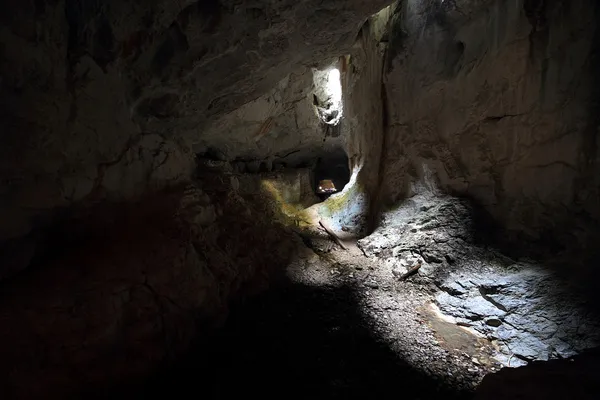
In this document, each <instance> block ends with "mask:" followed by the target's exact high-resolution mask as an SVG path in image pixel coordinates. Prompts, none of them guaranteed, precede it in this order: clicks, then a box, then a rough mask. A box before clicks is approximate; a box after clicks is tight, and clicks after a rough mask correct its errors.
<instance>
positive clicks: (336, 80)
mask: <svg viewBox="0 0 600 400" xmlns="http://www.w3.org/2000/svg"><path fill="white" fill-rule="evenodd" d="M327 92H328V94H329V95H330V96H331V101H332V102H333V103H334V104H335V103H339V104H341V102H342V82H341V81H340V70H339V69H337V68H333V69H332V70H331V71H329V75H328V76H327Z"/></svg>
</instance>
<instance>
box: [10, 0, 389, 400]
mask: <svg viewBox="0 0 600 400" xmlns="http://www.w3.org/2000/svg"><path fill="white" fill-rule="evenodd" d="M388 2H389V1H386V0H377V1H369V2H365V1H361V0H339V1H328V2H321V1H316V0H315V1H312V0H311V1H305V2H301V3H299V2H295V1H288V0H284V1H275V0H256V1H250V2H239V1H231V0H221V1H217V0H210V1H190V0H185V1H179V2H172V1H165V0H153V1H139V0H125V1H117V0H108V1H86V2H82V1H76V0H46V1H27V0H26V1H16V0H9V1H7V2H4V3H3V6H4V7H3V12H2V13H1V15H0V77H1V79H0V123H1V126H2V130H1V132H0V182H1V185H0V221H1V223H0V289H1V290H0V323H1V325H2V327H3V328H2V329H1V330H0V339H1V340H0V353H1V354H2V355H3V356H2V362H1V363H0V375H1V377H0V386H1V387H2V388H3V393H4V390H5V391H6V392H7V393H8V396H9V397H11V396H12V397H17V398H46V397H48V396H51V397H69V396H71V395H77V394H79V395H81V394H82V392H81V390H84V389H88V390H90V391H92V392H94V391H95V390H96V389H100V388H105V387H106V386H107V385H110V384H115V383H118V382H120V381H123V380H128V379H129V378H132V377H144V376H146V375H147V374H148V373H149V372H151V371H152V370H154V369H156V368H157V367H159V366H163V365H165V364H168V363H169V361H170V360H173V359H176V358H177V357H178V356H179V355H181V353H182V352H185V350H186V348H187V347H188V346H189V344H190V341H191V340H192V338H194V337H197V335H198V334H202V333H205V332H207V331H210V329H211V328H213V327H214V326H216V325H218V324H219V322H220V321H221V320H222V319H223V318H224V317H225V315H226V310H227V304H228V303H229V302H230V301H232V300H233V299H236V298H240V297H243V296H246V295H249V294H251V293H254V292H256V291H259V290H264V289H265V287H266V286H267V285H268V282H270V280H271V279H273V277H275V276H277V273H278V272H280V271H281V270H282V269H283V268H284V267H285V266H286V265H287V263H288V262H289V260H290V257H292V255H293V254H294V251H295V248H296V244H297V243H296V241H295V238H293V237H290V236H289V235H288V234H289V231H288V230H286V229H285V228H284V227H283V226H282V225H281V224H279V223H278V222H277V219H278V217H277V216H276V215H273V209H272V208H271V204H270V203H272V202H273V200H272V199H271V198H270V194H269V193H263V191H260V190H252V191H248V190H245V189H244V185H246V183H244V182H245V181H244V182H243V180H241V179H238V177H237V176H236V174H235V173H233V172H232V171H231V170H225V169H223V170H219V169H217V170H214V171H212V172H210V173H208V172H206V169H207V168H208V167H209V166H210V165H211V162H207V163H205V164H206V165H204V164H202V168H204V167H207V168H204V169H203V170H198V169H197V165H196V160H195V156H196V155H195V151H203V150H204V149H208V148H209V147H211V146H213V147H216V148H218V145H219V144H220V142H219V140H218V139H220V138H221V137H227V138H228V139H230V140H231V147H234V148H235V147H236V146H238V144H239V142H238V140H239V138H238V137H237V132H238V131H236V130H235V129H232V130H231V132H229V133H230V135H229V136H227V135H226V134H225V132H224V131H223V130H222V128H224V127H227V126H230V125H219V123H220V122H222V121H223V120H222V119H220V118H221V117H222V116H228V115H229V116H231V115H238V114H235V110H236V109H240V110H241V111H238V112H242V113H244V112H245V111H244V110H252V107H253V102H254V101H255V100H256V101H257V102H258V103H259V104H261V102H262V101H264V100H265V99H266V98H269V96H279V95H282V94H283V95H284V97H285V96H287V97H285V99H290V103H286V101H282V102H281V104H294V101H295V100H296V99H302V100H303V101H304V100H306V97H305V96H304V94H305V93H306V91H308V90H309V88H310V82H309V81H310V79H307V77H309V74H308V71H309V70H310V69H311V68H313V67H320V66H322V62H323V61H324V60H332V59H333V60H335V59H336V58H337V57H338V56H339V55H340V54H341V53H342V54H343V53H345V52H347V51H349V49H350V48H351V46H352V44H353V43H354V42H355V39H356V34H357V32H358V31H359V29H360V26H361V25H362V24H363V22H364V20H365V19H366V18H367V17H368V16H369V15H371V14H372V13H374V12H376V11H378V10H379V9H381V8H382V7H383V6H385V5H386V4H387V3H388ZM297 83H301V84H299V85H297ZM273 88H275V89H273ZM296 89H298V90H299V92H297V91H296ZM273 90H274V91H273ZM298 93H301V94H302V95H301V96H299V97H295V96H297V95H298ZM308 101H310V97H308ZM245 104H247V106H245V107H243V106H244V105H245ZM254 104H256V102H254ZM240 107H241V108H240ZM311 107H312V105H311ZM309 109H310V110H311V111H312V109H311V108H310V107H308V106H307V107H306V108H304V109H303V110H302V111H301V112H305V111H306V110H309ZM281 111H285V110H283V109H281ZM232 113H233V114H232ZM249 113H250V114H252V111H249ZM244 115H245V114H244ZM272 115H273V114H272ZM272 115H269V116H272ZM274 115H275V116H277V113H275V114H274ZM294 116H295V113H294V112H292V113H289V114H285V115H284V116H282V117H281V119H280V120H277V121H276V124H275V126H276V127H279V128H280V131H279V132H280V133H282V134H285V135H287V139H286V140H287V141H280V140H279V139H278V137H277V136H276V135H275V136H268V138H267V140H266V141H264V143H261V142H260V141H259V142H258V146H257V147H255V148H253V149H251V150H254V151H250V152H248V153H246V154H242V153H240V156H241V157H254V158H260V157H263V156H265V155H267V154H269V153H268V152H264V148H265V146H266V147H268V146H273V144H274V143H275V144H276V145H280V147H281V148H280V149H281V150H284V149H285V148H287V147H286V146H296V145H297V143H293V138H294V137H293V135H294V134H295V133H297V132H298V127H296V126H295V121H294V125H293V126H292V125H288V124H289V123H290V121H292V120H294V118H292V117H294ZM313 116H314V115H313ZM313 116H311V118H312V117H313ZM253 117H257V121H258V120H260V121H261V124H262V123H263V122H264V121H263V120H262V114H261V115H256V116H254V115H253ZM259 117H260V118H259ZM307 121H308V120H307ZM246 122H247V121H246ZM277 123H279V125H278V124H277ZM255 125H258V122H257V124H255ZM288 126H290V127H292V128H295V129H296V132H291V131H288V129H287V128H288ZM252 128H254V126H252ZM284 128H285V129H284ZM313 128H315V127H314V126H312V125H310V124H307V126H306V129H305V130H304V131H306V132H308V131H310V132H312V131H313V130H314V129H313ZM220 129H221V130H220ZM249 131H252V132H255V131H254V130H253V129H249ZM299 131H300V133H302V132H304V131H303V127H302V126H300V128H299ZM277 132H278V131H277V130H273V131H271V132H269V133H270V134H271V135H273V134H274V133H277ZM307 134H309V135H310V134H312V133H307ZM205 135H206V137H207V138H208V139H209V140H203V138H204V137H205ZM213 140H214V143H212V142H213ZM311 140H312V139H311ZM225 142H226V144H227V142H228V141H227V140H225ZM255 143H256V142H255ZM262 145H265V146H262ZM241 148H242V147H241V145H240V147H238V149H241ZM213 153H214V152H213ZM236 157H237V155H236ZM209 161H212V160H209ZM202 168H201V169H202ZM244 179H245V180H251V181H252V182H253V183H252V184H251V185H250V184H248V187H251V188H253V189H255V188H261V177H260V175H258V174H257V175H255V176H246V177H245V178H244Z"/></svg>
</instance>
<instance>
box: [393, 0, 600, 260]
mask: <svg viewBox="0 0 600 400" xmlns="http://www.w3.org/2000/svg"><path fill="white" fill-rule="evenodd" d="M599 15H600V14H599V6H598V4H597V2H595V1H591V0H575V1H559V0H545V1H544V0H515V1H496V0H478V1H473V0H456V1H444V2H439V1H422V0H418V1H417V0H405V1H401V2H399V4H398V5H397V6H396V8H395V12H394V16H393V21H392V23H391V24H392V33H391V35H390V50H389V52H388V57H387V60H386V64H387V65H386V74H385V77H384V79H385V88H386V92H387V100H388V117H389V118H388V121H387V125H388V126H387V133H386V138H385V146H384V147H385V160H384V163H385V168H383V171H384V177H383V185H382V202H384V203H385V204H386V205H388V206H390V205H392V204H394V203H397V202H398V201H400V200H401V199H402V198H405V197H406V196H410V195H411V193H414V191H415V190H416V189H415V186H414V183H415V182H417V181H421V182H424V181H428V182H430V183H431V184H430V189H433V188H434V187H435V188H438V189H441V190H444V191H447V192H451V193H455V194H459V195H467V196H469V197H471V198H473V199H475V200H476V202H478V203H479V204H480V205H482V206H483V208H484V209H485V210H486V211H488V212H489V213H490V214H491V215H492V216H493V217H494V218H495V219H496V221H498V222H500V224H501V225H503V226H504V227H505V228H507V229H508V230H509V231H518V232H522V233H524V234H525V235H526V236H528V237H532V238H544V237H549V236H552V237H554V238H555V239H556V242H559V243H561V242H562V243H567V242H571V243H573V242H574V243H578V244H579V245H580V246H584V243H585V241H586V239H585V238H586V237H588V238H590V237H593V236H596V235H597V233H598V232H599V230H598V221H600V207H598V204H599V200H600V176H599V175H598V174H597V173H596V171H597V170H598V167H599V166H600V165H599V161H600V160H599V158H598V157H599V153H598V138H599V135H600V131H599V130H598V126H599V125H598V122H599V120H598V115H600V114H599V113H598V111H599V109H598V101H599V99H600V97H599V96H598V94H599V92H598V81H597V71H598V65H599V63H598V62H599V60H600V59H599V58H598V56H599V54H600V52H599V44H600V42H599V41H598V32H599V31H598V25H597V21H598V16H599ZM590 243H593V241H591V240H590ZM584 248H585V247H584ZM588 250H589V249H588Z"/></svg>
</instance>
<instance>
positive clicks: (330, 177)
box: [313, 149, 350, 200]
mask: <svg viewBox="0 0 600 400" xmlns="http://www.w3.org/2000/svg"><path fill="white" fill-rule="evenodd" d="M349 181H350V167H349V161H348V156H347V155H346V152H345V151H344V150H343V149H338V150H335V151H333V152H330V153H326V154H324V155H323V156H321V157H319V158H318V159H317V163H316V167H315V170H314V179H313V189H314V191H315V193H316V194H317V196H319V197H320V198H321V200H325V199H326V198H328V197H329V196H331V195H332V194H334V193H338V192H341V191H342V189H344V186H346V184H347V183H348V182H349Z"/></svg>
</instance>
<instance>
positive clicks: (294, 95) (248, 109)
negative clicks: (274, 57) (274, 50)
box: [193, 58, 343, 172]
mask: <svg viewBox="0 0 600 400" xmlns="http://www.w3.org/2000/svg"><path fill="white" fill-rule="evenodd" d="M335 61H336V59H335V58H334V59H333V60H331V61H329V62H324V63H321V64H320V65H322V67H323V68H325V69H328V68H332V67H333V66H335V64H336V62H335ZM313 69H314V68H309V67H301V68H298V69H297V70H296V71H295V72H292V73H291V74H289V75H288V76H286V77H285V78H284V79H282V80H281V81H279V82H278V83H277V84H276V85H275V86H274V87H273V88H272V89H271V90H269V91H268V92H267V93H265V94H264V95H262V96H260V97H259V98H257V99H255V100H253V101H251V102H249V103H246V104H244V105H243V106H241V107H240V108H238V109H236V110H234V111H232V112H230V113H226V114H224V115H222V116H219V117H218V118H216V119H215V121H214V122H211V123H210V124H208V125H207V126H206V128H205V129H204V130H203V132H202V135H201V136H198V142H197V143H193V150H194V152H196V153H200V154H202V153H204V152H206V151H209V153H216V154H215V155H216V157H218V158H219V159H223V160H232V161H234V163H235V164H236V166H237V169H238V170H239V171H248V172H256V170H257V169H258V166H260V164H263V167H266V168H265V169H267V170H268V171H270V170H272V169H273V168H275V167H277V166H278V165H281V166H283V165H285V166H288V167H298V166H300V165H307V164H310V163H314V161H315V160H316V159H317V158H318V157H319V156H322V155H324V154H327V153H329V152H333V151H335V150H336V149H341V148H342V146H343V145H342V140H341V139H342V138H341V136H340V132H339V130H337V131H334V130H333V129H329V130H328V129H327V127H326V125H325V124H324V123H322V122H321V120H320V119H319V116H318V115H317V110H316V107H315V105H314V104H313V103H314V100H313V94H315V93H317V92H318V89H319V88H318V87H316V86H315V83H314V72H313ZM336 133H337V134H336Z"/></svg>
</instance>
